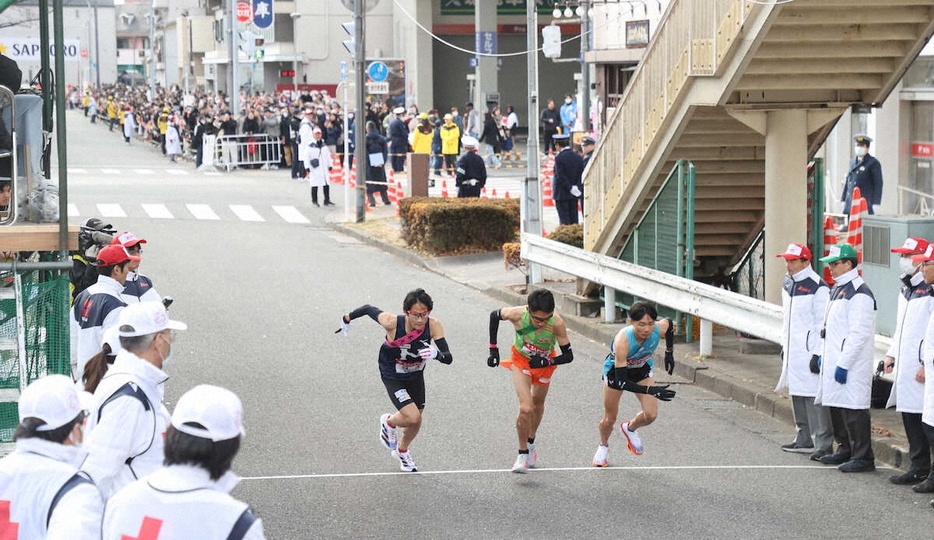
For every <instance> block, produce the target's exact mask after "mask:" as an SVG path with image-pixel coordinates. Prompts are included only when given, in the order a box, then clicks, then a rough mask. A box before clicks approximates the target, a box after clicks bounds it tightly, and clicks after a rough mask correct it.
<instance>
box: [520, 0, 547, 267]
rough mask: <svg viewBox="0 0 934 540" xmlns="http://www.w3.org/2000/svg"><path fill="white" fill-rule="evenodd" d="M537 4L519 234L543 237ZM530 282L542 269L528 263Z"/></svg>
mask: <svg viewBox="0 0 934 540" xmlns="http://www.w3.org/2000/svg"><path fill="white" fill-rule="evenodd" d="M536 6H537V4H536V2H526V15H527V17H528V21H527V23H526V24H527V25H528V26H527V28H526V30H527V31H526V45H525V48H526V49H527V50H528V57H527V58H528V81H527V84H528V88H529V143H528V148H526V154H528V156H529V163H528V166H529V167H528V169H526V171H527V173H528V174H527V175H526V178H525V186H524V189H523V193H522V204H521V206H520V208H519V210H520V212H522V231H523V232H525V233H528V234H537V235H541V234H542V188H541V183H539V180H538V174H539V168H538V156H539V153H538V152H539V140H538V124H539V114H538V12H537V11H536ZM528 280H529V283H541V282H542V270H541V267H540V266H539V265H538V264H536V263H531V262H530V263H529V274H528Z"/></svg>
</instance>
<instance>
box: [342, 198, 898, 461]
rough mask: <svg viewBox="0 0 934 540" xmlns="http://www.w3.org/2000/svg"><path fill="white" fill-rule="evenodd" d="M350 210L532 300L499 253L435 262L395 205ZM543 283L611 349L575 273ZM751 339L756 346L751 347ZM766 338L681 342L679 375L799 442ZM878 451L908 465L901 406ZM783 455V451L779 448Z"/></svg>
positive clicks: (419, 261)
mask: <svg viewBox="0 0 934 540" xmlns="http://www.w3.org/2000/svg"><path fill="white" fill-rule="evenodd" d="M342 219H343V212H334V213H333V214H331V215H330V216H329V217H328V222H329V224H330V225H331V226H332V227H333V228H335V229H337V230H339V231H341V232H344V233H346V234H349V235H351V236H354V237H356V238H359V239H360V240H362V241H363V242H365V243H368V244H370V245H373V246H375V247H378V248H380V249H382V250H384V251H387V252H389V253H391V254H393V255H395V256H397V257H399V258H401V259H404V260H406V261H408V262H410V263H412V264H414V265H416V266H421V267H424V268H426V269H428V270H431V271H432V272H435V273H437V274H440V275H443V276H445V277H448V278H450V279H451V280H453V281H456V282H458V283H462V284H464V285H467V286H468V287H471V288H473V289H476V290H478V291H480V292H483V293H485V294H487V295H488V296H491V297H493V298H496V299H498V300H500V301H502V302H503V303H504V305H521V304H524V303H525V292H524V289H525V275H524V274H522V273H521V272H520V271H519V270H516V269H509V268H506V266H505V264H504V262H503V255H502V253H500V252H493V253H482V254H473V255H458V256H449V257H429V256H425V255H422V254H419V253H416V252H414V251H412V250H409V249H407V248H406V247H404V245H403V244H402V241H401V240H399V239H398V234H399V230H400V226H401V224H400V219H399V218H398V217H396V216H395V207H394V206H390V207H385V206H380V207H378V208H377V209H374V211H372V212H368V213H367V222H366V223H365V224H348V223H342V222H341V220H342ZM543 277H544V278H545V283H544V286H545V287H547V288H548V289H550V290H551V291H552V292H554V293H555V297H556V301H557V302H558V309H559V310H560V311H561V315H562V317H564V319H565V321H566V322H567V325H568V328H570V329H571V330H573V331H574V332H577V333H579V334H581V335H583V336H585V337H587V338H589V339H592V340H594V341H597V342H600V343H606V344H609V343H610V340H611V339H612V338H613V336H614V335H615V334H616V332H617V331H618V330H619V329H620V328H622V326H623V324H621V323H618V324H608V323H605V322H603V317H602V315H599V316H597V317H581V316H577V315H574V314H573V313H575V312H576V311H575V304H576V302H577V301H579V300H581V299H580V298H579V297H577V296H576V295H575V294H574V291H575V279H574V277H573V276H571V275H568V274H564V273H562V272H559V271H557V270H552V269H544V271H543ZM750 342H751V343H750ZM761 344H762V342H760V341H759V340H750V339H747V338H739V337H737V335H736V332H734V331H732V330H729V329H726V328H720V327H715V332H714V339H713V352H714V355H713V356H710V357H706V358H704V357H701V356H700V353H699V348H698V345H699V344H698V343H697V342H695V343H681V344H680V345H678V347H677V349H676V354H677V357H676V360H677V365H676V368H675V375H677V376H678V377H681V378H683V379H686V382H685V383H680V382H679V383H680V384H695V385H697V386H699V387H701V388H704V389H706V390H709V391H711V392H715V393H717V394H719V395H721V396H723V397H725V398H728V399H732V400H733V401H735V402H737V403H739V404H742V405H743V406H745V407H749V408H753V409H755V410H757V411H759V412H762V413H764V414H767V415H769V416H772V417H774V418H777V419H779V420H782V421H784V422H786V423H787V424H788V425H789V429H788V436H787V439H788V441H791V440H792V439H793V438H794V421H793V416H792V410H791V400H790V399H789V397H788V396H787V395H786V394H784V393H782V394H777V393H775V392H774V391H773V390H774V388H775V384H776V383H777V381H778V377H779V374H780V373H781V361H780V360H779V357H778V355H777V354H774V353H769V354H744V353H742V352H740V348H741V346H742V347H743V348H744V349H752V350H754V349H755V348H756V345H761ZM871 412H872V428H873V451H874V452H875V456H876V460H877V461H879V462H884V463H887V464H890V465H893V466H895V467H899V468H906V467H907V466H908V441H907V439H905V432H904V428H903V427H902V421H901V415H900V414H899V413H896V412H895V410H894V409H885V410H880V409H872V411H871ZM775 450H776V451H780V450H779V448H778V447H776V448H775Z"/></svg>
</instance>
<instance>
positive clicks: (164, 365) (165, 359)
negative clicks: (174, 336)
mask: <svg viewBox="0 0 934 540" xmlns="http://www.w3.org/2000/svg"><path fill="white" fill-rule="evenodd" d="M159 337H161V338H162V339H164V340H165V341H166V342H167V343H168V342H169V340H167V339H165V337H164V336H163V335H162V334H159ZM156 339H158V338H156ZM156 353H158V354H159V358H161V359H162V369H163V370H165V368H167V367H168V366H169V362H170V361H171V360H172V344H171V343H169V354H167V355H165V356H162V353H161V352H159V349H158V348H156Z"/></svg>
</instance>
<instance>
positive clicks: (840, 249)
mask: <svg viewBox="0 0 934 540" xmlns="http://www.w3.org/2000/svg"><path fill="white" fill-rule="evenodd" d="M821 262H823V263H827V264H828V265H829V266H830V275H832V276H833V279H834V286H833V288H832V289H831V290H830V302H829V303H828V304H827V313H826V315H825V316H824V328H823V330H822V333H823V337H824V353H823V355H822V361H821V365H820V372H821V382H820V386H819V388H818V392H817V399H816V402H817V403H819V404H821V405H824V406H825V407H830V419H831V423H832V424H833V436H834V439H836V440H837V451H836V452H835V453H833V454H830V455H826V456H824V457H822V458H820V462H821V463H824V464H827V465H838V466H839V467H838V468H839V469H840V471H841V472H867V471H874V470H875V469H876V464H875V455H874V454H873V452H872V424H871V418H870V415H869V398H870V395H871V391H872V369H873V365H872V364H873V359H874V358H873V356H874V349H875V333H876V300H875V297H873V295H872V291H871V290H870V289H869V286H868V285H866V282H865V281H863V278H862V277H860V275H859V273H858V272H857V270H856V265H857V264H858V263H857V254H856V249H855V248H854V247H853V246H851V245H850V244H837V245H835V246H831V247H830V253H829V255H827V256H826V257H823V258H822V259H821Z"/></svg>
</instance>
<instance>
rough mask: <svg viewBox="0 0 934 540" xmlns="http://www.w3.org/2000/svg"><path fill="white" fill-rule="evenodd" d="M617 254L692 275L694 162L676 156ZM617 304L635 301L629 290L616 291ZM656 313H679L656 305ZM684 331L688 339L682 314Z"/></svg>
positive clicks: (687, 320) (676, 317)
mask: <svg viewBox="0 0 934 540" xmlns="http://www.w3.org/2000/svg"><path fill="white" fill-rule="evenodd" d="M619 258H620V259H622V260H624V261H627V262H631V263H634V264H638V265H640V266H645V267H647V268H653V269H655V270H660V271H662V272H668V273H669V274H674V275H676V276H681V277H684V278H687V279H694V265H693V261H694V164H693V163H691V162H689V161H685V160H679V161H678V162H677V163H676V164H675V166H674V168H672V170H671V172H670V173H669V174H668V177H667V178H666V179H665V182H664V183H663V184H662V187H661V189H659V191H658V194H657V195H656V196H655V199H654V200H653V201H652V204H651V205H649V208H648V210H647V211H646V212H645V215H644V216H642V219H641V220H640V221H639V223H638V224H637V225H636V227H635V229H634V230H633V233H632V234H631V235H630V237H629V238H628V239H627V240H626V243H625V244H624V245H623V249H622V251H621V252H620V254H619ZM616 301H617V305H619V306H620V307H623V308H628V307H629V306H630V305H632V303H633V302H635V301H636V298H635V297H634V296H633V295H631V294H626V293H623V292H619V291H618V292H617V293H616ZM659 314H660V315H664V316H670V317H672V319H673V320H675V321H679V320H681V314H680V313H678V312H675V311H673V310H668V309H667V308H665V307H664V306H659ZM683 329H684V333H685V336H686V338H687V340H688V341H690V340H691V337H692V334H693V321H692V320H691V317H685V321H684V326H683Z"/></svg>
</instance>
